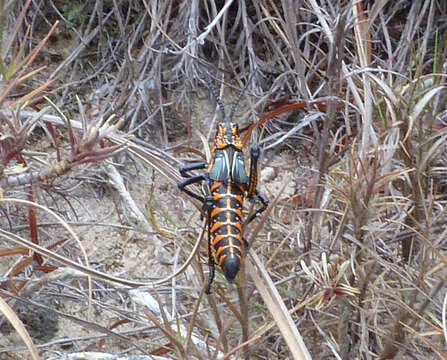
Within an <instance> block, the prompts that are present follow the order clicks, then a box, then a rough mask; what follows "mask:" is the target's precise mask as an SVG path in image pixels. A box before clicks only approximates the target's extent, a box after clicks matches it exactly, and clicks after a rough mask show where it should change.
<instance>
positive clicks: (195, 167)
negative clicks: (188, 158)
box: [178, 161, 206, 178]
mask: <svg viewBox="0 0 447 360" xmlns="http://www.w3.org/2000/svg"><path fill="white" fill-rule="evenodd" d="M205 168H206V162H204V161H197V162H193V163H191V164H187V165H185V166H182V167H180V168H179V169H178V171H179V172H180V175H182V176H183V177H185V178H188V177H191V175H189V174H188V172H190V171H192V170H199V169H205Z"/></svg>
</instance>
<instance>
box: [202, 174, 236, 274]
mask: <svg viewBox="0 0 447 360" xmlns="http://www.w3.org/2000/svg"><path fill="white" fill-rule="evenodd" d="M210 190H211V195H212V196H213V209H212V211H211V238H212V242H213V246H214V249H215V251H216V253H215V256H216V259H217V262H218V264H219V266H220V267H221V268H222V270H223V272H224V274H225V277H226V278H227V280H228V281H233V280H234V278H235V277H236V275H237V273H238V272H239V269H240V267H241V262H242V202H243V199H244V188H243V187H242V185H240V184H236V183H233V182H232V181H228V182H226V183H224V182H220V181H215V182H214V183H213V185H212V186H211V188H210Z"/></svg>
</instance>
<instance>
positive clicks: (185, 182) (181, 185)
mask: <svg viewBox="0 0 447 360" xmlns="http://www.w3.org/2000/svg"><path fill="white" fill-rule="evenodd" d="M205 180H207V176H206V175H205V174H203V175H199V176H193V177H188V178H186V179H185V180H183V181H180V182H179V183H178V184H177V186H178V188H179V189H180V190H181V191H183V192H185V193H186V194H188V195H189V196H191V197H193V198H194V199H197V200H199V201H200V202H202V203H205V199H204V198H203V196H200V195H197V194H194V193H193V192H192V191H190V190H188V189H185V187H186V186H188V185H191V184H195V183H198V182H201V181H205Z"/></svg>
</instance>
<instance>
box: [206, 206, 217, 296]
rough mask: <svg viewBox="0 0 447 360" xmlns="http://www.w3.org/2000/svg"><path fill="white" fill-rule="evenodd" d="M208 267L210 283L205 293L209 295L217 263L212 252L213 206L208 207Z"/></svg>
mask: <svg viewBox="0 0 447 360" xmlns="http://www.w3.org/2000/svg"><path fill="white" fill-rule="evenodd" d="M207 216H208V221H207V222H208V268H209V274H208V283H207V284H206V288H205V294H207V295H209V294H211V285H212V284H213V280H214V270H215V268H214V267H215V264H214V256H213V252H212V245H211V208H210V209H208V214H207Z"/></svg>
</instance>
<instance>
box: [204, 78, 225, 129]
mask: <svg viewBox="0 0 447 360" xmlns="http://www.w3.org/2000/svg"><path fill="white" fill-rule="evenodd" d="M203 74H204V77H203V78H202V80H203V81H204V82H205V84H206V86H207V87H208V89H209V90H210V92H211V95H213V98H214V100H216V103H217V105H218V106H219V109H220V112H221V113H222V120H223V121H226V115H225V107H224V105H223V104H222V101H220V99H219V94H218V93H217V90H216V88H215V87H214V85H213V83H212V82H211V78H210V76H209V75H208V73H207V72H206V71H205V72H203Z"/></svg>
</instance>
